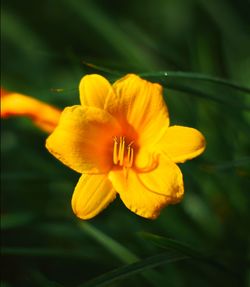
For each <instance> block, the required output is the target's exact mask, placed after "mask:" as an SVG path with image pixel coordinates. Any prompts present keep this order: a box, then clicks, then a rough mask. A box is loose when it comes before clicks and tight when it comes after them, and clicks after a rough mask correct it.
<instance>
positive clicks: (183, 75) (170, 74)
mask: <svg viewBox="0 0 250 287" xmlns="http://www.w3.org/2000/svg"><path fill="white" fill-rule="evenodd" d="M140 76H142V77H143V78H148V79H149V80H153V81H154V80H155V81H159V79H160V81H161V82H165V81H166V80H167V79H170V80H171V79H187V80H198V81H206V82H211V83H214V84H220V85H224V86H228V87H230V88H233V89H236V90H239V91H241V92H245V93H248V94H250V87H245V86H243V85H240V84H238V83H235V82H232V81H229V80H226V79H222V78H218V77H213V76H209V75H204V74H199V73H191V72H182V71H176V72H175V71H165V72H164V71H160V72H154V73H142V74H140Z"/></svg>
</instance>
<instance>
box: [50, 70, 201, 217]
mask: <svg viewBox="0 0 250 287" xmlns="http://www.w3.org/2000/svg"><path fill="white" fill-rule="evenodd" d="M79 88H80V101H81V105H75V106H71V107H67V108H65V109H64V111H63V112H62V115H61V118H60V121H59V124H58V126H57V127H56V128H55V130H54V131H53V133H52V134H51V135H50V136H49V137H48V139H47V142H46V147H47V148H48V150H49V151H50V152H51V153H52V154H53V155H54V156H55V157H56V158H57V159H59V160H60V161H61V162H63V163H64V164H65V165H67V166H69V167H70V168H72V169H73V170H75V171H76V172H79V173H81V174H82V176H81V177H80V179H79V181H78V183H77V185H76V188H75V191H74V194H73V197H72V208H73V211H74V212H75V214H76V215H77V216H78V217H80V218H82V219H90V218H92V217H94V216H95V215H97V214H98V213H99V212H101V211H102V210H103V209H104V208H106V207H107V205H108V204H109V203H111V202H112V201H113V200H114V199H115V197H116V195H117V193H118V194H119V195H120V198H121V200H122V201H123V202H124V204H125V205H126V207H127V208H129V209H130V210H131V211H133V212H134V213H136V214H138V215H140V216H142V217H145V218H151V219H153V218H156V217H157V216H158V215H159V213H160V211H161V209H162V208H163V207H165V206H166V205H168V204H174V203H177V202H179V201H180V200H181V199H182V197H183V193H184V187H183V179H182V173H181V171H180V169H179V167H178V166H177V165H176V163H180V162H184V161H186V160H188V159H191V158H194V157H196V156H198V155H199V154H201V153H202V152H203V151H204V148H205V139H204V137H203V135H202V134H201V133H200V132H199V131H197V130H196V129H193V128H188V127H182V126H169V115H168V110H167V107H166V104H165V102H164V100H163V96H162V87H161V86H160V85H159V84H155V83H151V82H148V81H145V80H143V79H141V78H140V77H138V76H136V75H133V74H129V75H127V76H125V77H123V78H121V79H120V80H118V81H116V82H115V83H114V84H113V85H111V84H110V83H109V82H108V81H107V80H106V79H105V78H104V77H102V76H100V75H95V74H94V75H86V76H84V77H83V78H82V80H81V82H80V87H79Z"/></svg>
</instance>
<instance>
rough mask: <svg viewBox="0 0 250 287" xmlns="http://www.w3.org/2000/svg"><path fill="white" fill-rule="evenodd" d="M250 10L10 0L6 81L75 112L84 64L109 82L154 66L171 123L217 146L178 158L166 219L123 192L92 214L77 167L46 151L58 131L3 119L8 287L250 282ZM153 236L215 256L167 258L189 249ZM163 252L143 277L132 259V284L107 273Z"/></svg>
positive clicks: (186, 0)
mask: <svg viewBox="0 0 250 287" xmlns="http://www.w3.org/2000/svg"><path fill="white" fill-rule="evenodd" d="M249 11H250V3H249V1H247V0H245V1H243V0H242V1H233V0H228V1H226V0H219V1H216V0H212V1H205V0H155V1H142V0H138V1H132V0H126V1H114V0H113V1H104V0H95V1H90V0H88V1H86V0H83V1H77V0H55V1H48V0H45V1H27V0H23V1H18V0H10V1H2V11H1V16H2V17H1V37H2V49H1V72H2V73H1V86H2V87H4V88H5V89H8V90H11V91H18V92H21V93H24V94H27V95H31V96H33V97H36V98H38V99H41V100H43V101H45V102H48V103H52V104H54V105H55V106H58V107H61V108H63V107H65V106H68V105H73V104H78V103H79V96H78V83H79V80H80V79H81V77H82V76H83V75H84V74H86V73H100V74H102V75H104V76H106V77H107V78H108V79H109V80H111V81H113V80H115V79H117V78H119V74H121V75H123V74H126V73H127V72H134V73H140V74H141V73H150V74H149V75H150V76H149V78H150V79H151V80H152V81H159V82H161V83H162V84H163V85H164V87H165V89H164V91H165V99H166V102H167V105H168V107H169V111H170V116H171V123H172V124H179V125H185V126H192V127H194V128H197V129H199V130H200V131H202V133H203V134H204V135H205V137H206V140H207V149H206V152H205V153H204V154H203V155H202V156H201V157H199V158H197V159H195V160H193V161H191V162H187V163H185V164H182V165H180V168H181V170H182V172H183V175H184V182H185V192H186V194H185V197H184V200H183V201H182V202H181V203H180V204H178V205H174V206H169V207H167V208H165V210H163V212H162V214H161V216H160V217H159V218H158V219H157V220H155V221H149V220H146V219H143V218H140V217H138V216H136V215H134V214H133V213H131V212H130V211H129V210H127V209H126V207H125V206H124V205H123V204H122V202H121V201H120V199H119V198H118V199H117V200H116V201H115V202H114V203H112V204H111V205H110V206H109V208H107V209H106V210H105V211H104V212H102V213H101V214H100V215H99V216H97V217H96V218H94V219H93V220H90V221H88V222H82V221H81V220H78V219H77V218H75V216H74V214H73V213H72V211H71V206H70V200H71V195H72V192H73V190H74V186H75V184H76V182H77V180H78V177H79V175H78V174H76V173H75V172H73V171H71V170H70V169H68V168H67V167H64V166H63V165H62V164H61V163H60V162H58V161H57V160H56V159H54V158H53V157H52V156H51V155H50V154H49V153H48V152H47V151H46V149H45V147H44V141H45V139H46V136H47V135H46V134H44V133H43V132H41V131H40V130H38V129H37V128H36V127H35V126H33V124H32V123H31V122H30V121H29V120H28V119H24V118H11V119H7V120H2V121H1V126H2V131H1V132H2V137H1V138H2V142H1V157H2V173H1V177H2V178H1V187H2V188H1V190H2V209H1V215H2V220H1V223H2V260H3V262H2V263H3V264H2V285H1V286H3V287H8V286H18V287H20V286H21V287H22V286H25V287H26V286H27V287H29V286H78V285H79V286H82V284H84V283H86V282H87V281H89V280H92V279H94V278H96V277H98V276H100V275H101V274H106V276H107V278H111V279H112V278H113V279H112V280H110V282H108V281H107V282H106V283H108V285H107V286H129V285H130V286H171V287H172V286H173V287H175V286H176V287H177V286H178V287H179V286H180V287H182V286H183V287H184V286H204V287H206V286H211V285H212V286H247V284H250V273H249V262H250V254H249V219H250V217H249V211H248V210H249V204H250V200H249V198H250V196H249V192H250V188H249V186H250V181H249V177H250V169H249V166H250V165H249V163H250V157H249V156H250V144H249V142H250V141H249V134H250V113H249V110H250V100H249V88H248V89H247V88H246V89H244V86H248V87H249V85H250V81H249V80H250V53H249V51H250V25H249V24H250V23H249V22H250V21H249V20H250V17H249ZM86 63H90V64H92V66H90V65H87V64H86ZM93 65H96V66H98V67H99V68H98V67H95V66H93ZM113 71H115V72H113ZM158 71H170V73H169V76H167V77H164V76H162V74H158V73H156V72H158ZM171 71H184V72H193V73H196V74H194V75H193V74H178V73H171ZM200 74H208V75H211V76H215V77H221V78H225V79H228V81H230V83H231V82H236V83H238V85H239V86H234V85H231V84H229V83H228V82H226V83H220V82H218V81H217V82H216V81H214V80H213V81H207V80H204V79H203V80H202V79H201V78H199V75H200ZM241 86H243V88H241ZM141 232H147V233H153V234H157V235H160V236H163V237H165V239H166V238H171V239H174V240H177V241H178V242H181V244H187V245H189V246H191V247H192V248H193V249H195V250H199V251H200V252H201V253H202V256H204V257H205V258H207V256H212V258H213V262H212V263H211V262H210V263H206V262H204V260H200V259H196V258H193V257H194V256H193V254H194V253H192V252H191V255H190V254H189V256H188V257H191V258H188V259H185V260H183V261H178V262H175V263H169V262H168V259H169V260H170V261H171V259H176V258H178V256H179V255H185V256H186V255H187V250H188V249H185V248H184V250H180V248H176V246H172V245H171V244H170V243H171V241H169V240H168V239H166V240H165V241H164V243H163V244H157V243H159V242H158V241H157V240H152V238H151V240H150V236H142V233H141ZM159 245H161V246H159ZM177 246H178V244H177ZM184 246H185V245H184ZM181 249H182V248H181ZM188 253H189V252H188ZM176 254H177V255H176ZM158 255H160V256H163V258H164V260H166V262H165V264H160V259H159V258H160V257H157V256H158ZM152 256H153V259H152V260H154V262H156V265H159V266H157V267H155V268H154V269H150V270H148V271H144V272H142V273H138V272H137V273H136V267H135V266H133V265H132V267H131V268H132V269H131V270H132V271H134V273H135V274H127V276H124V278H123V280H116V279H118V278H117V276H116V275H114V274H113V275H112V274H111V275H110V273H107V272H109V271H111V270H113V269H116V268H120V267H121V268H122V267H123V266H125V265H126V264H130V263H132V262H135V261H137V260H141V261H139V264H144V263H145V265H146V266H149V265H147V262H148V261H147V260H148V259H146V258H148V257H152ZM155 256H156V257H155ZM176 256H177V257H176ZM185 256H184V257H185ZM150 260H151V259H150ZM205 261H206V260H205ZM168 263H169V264H168ZM221 266H224V267H221ZM119 270H120V269H119ZM122 270H124V269H121V271H122ZM112 276H113V277H112ZM92 282H93V281H92ZM100 282H102V284H106V283H105V280H104V279H102V280H101V281H100ZM100 282H99V283H100ZM96 284H97V283H93V284H92V285H91V284H90V285H89V286H95V285H96Z"/></svg>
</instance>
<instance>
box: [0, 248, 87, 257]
mask: <svg viewBox="0 0 250 287" xmlns="http://www.w3.org/2000/svg"><path fill="white" fill-rule="evenodd" d="M2 255H13V256H27V257H53V258H55V257H57V258H63V259H66V258H68V259H69V258H75V259H91V258H90V257H89V256H87V253H86V252H81V251H79V250H76V251H74V250H69V251H66V250H64V249H55V248H53V249H52V248H34V247H32V248H31V247H29V248H27V247H2Z"/></svg>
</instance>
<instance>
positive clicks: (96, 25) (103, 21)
mask: <svg viewBox="0 0 250 287" xmlns="http://www.w3.org/2000/svg"><path fill="white" fill-rule="evenodd" d="M64 2H65V3H66V5H67V6H68V8H69V9H71V10H72V11H74V13H76V14H77V15H79V17H80V18H81V19H82V20H83V21H85V22H86V23H87V24H88V25H90V26H91V27H92V29H94V30H95V31H97V32H98V33H99V34H100V35H101V36H102V37H103V38H104V39H105V40H106V42H107V43H109V45H110V46H112V47H113V49H114V50H116V52H117V53H118V54H120V55H121V56H122V57H124V59H126V60H127V61H128V62H129V63H131V64H133V62H134V61H135V62H136V65H140V66H141V67H142V68H143V67H144V68H145V69H150V68H152V67H153V66H154V63H153V60H152V59H151V58H150V57H149V55H148V54H147V53H146V51H144V50H143V49H142V48H141V47H139V46H138V45H137V44H136V43H135V42H132V40H131V38H130V37H129V36H128V35H127V34H126V33H124V32H123V31H122V30H121V29H120V28H119V26H118V25H117V24H116V23H115V22H114V21H113V20H112V19H110V17H109V16H108V15H107V14H106V13H105V12H104V11H103V10H102V9H100V8H99V7H98V6H97V5H96V4H95V3H94V2H93V1H88V0H85V1H82V2H81V1H78V0H76V1H69V0H64Z"/></svg>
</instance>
